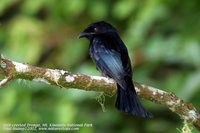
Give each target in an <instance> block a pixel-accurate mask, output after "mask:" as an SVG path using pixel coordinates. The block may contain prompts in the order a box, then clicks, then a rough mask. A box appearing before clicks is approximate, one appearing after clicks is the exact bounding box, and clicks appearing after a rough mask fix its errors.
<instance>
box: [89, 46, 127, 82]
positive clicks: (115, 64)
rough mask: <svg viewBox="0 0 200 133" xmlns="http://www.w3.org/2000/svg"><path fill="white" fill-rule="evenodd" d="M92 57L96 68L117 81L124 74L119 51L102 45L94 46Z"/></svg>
mask: <svg viewBox="0 0 200 133" xmlns="http://www.w3.org/2000/svg"><path fill="white" fill-rule="evenodd" d="M93 58H94V60H95V63H96V64H97V66H98V68H99V69H100V70H101V71H102V72H103V73H104V74H105V75H107V76H109V77H111V78H113V79H115V80H116V81H119V80H121V79H122V77H123V75H125V73H126V72H125V71H124V68H123V65H122V61H121V55H120V53H118V52H116V51H115V50H112V49H107V48H105V47H104V46H98V48H94V55H93Z"/></svg>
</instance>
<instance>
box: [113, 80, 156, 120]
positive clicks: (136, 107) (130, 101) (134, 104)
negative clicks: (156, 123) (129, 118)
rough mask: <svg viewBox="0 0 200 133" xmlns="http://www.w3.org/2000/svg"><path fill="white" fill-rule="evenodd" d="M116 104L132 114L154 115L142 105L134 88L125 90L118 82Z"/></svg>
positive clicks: (150, 116)
mask: <svg viewBox="0 0 200 133" xmlns="http://www.w3.org/2000/svg"><path fill="white" fill-rule="evenodd" d="M133 87H134V86H133ZM115 106H116V108H117V109H119V110H121V111H123V112H126V113H129V114H132V115H137V116H142V117H145V118H152V117H153V115H152V114H151V113H150V112H148V111H147V110H146V109H145V108H144V107H143V106H142V105H141V103H140V101H139V100H138V98H137V95H136V92H135V89H134V88H129V89H126V90H125V89H122V88H121V87H120V86H119V85H118V84H117V100H116V104H115Z"/></svg>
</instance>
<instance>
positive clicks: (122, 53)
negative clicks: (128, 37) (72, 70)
mask: <svg viewBox="0 0 200 133" xmlns="http://www.w3.org/2000/svg"><path fill="white" fill-rule="evenodd" d="M83 37H85V38H87V39H89V41H90V46H89V53H90V56H91V58H92V60H93V62H94V63H95V64H96V66H97V69H98V70H99V71H100V72H101V73H102V75H103V76H107V77H110V78H112V79H114V80H115V81H116V82H117V100H116V103H115V106H116V108H117V109H119V110H121V111H123V112H126V113H129V114H132V115H138V116H142V117H146V118H150V117H152V114H151V113H150V112H148V111H147V110H145V109H144V107H143V106H142V105H141V103H140V102H139V100H138V98H137V95H136V91H135V88H134V84H133V81H132V68H131V62H130V58H129V56H128V50H127V48H126V46H125V45H124V43H123V41H122V40H121V38H120V36H119V34H118V32H117V30H116V29H115V28H114V27H113V26H112V25H110V24H109V23H107V22H105V21H100V22H96V23H92V24H90V25H89V26H88V27H87V28H86V29H85V30H84V31H83V32H81V33H80V35H79V38H83Z"/></svg>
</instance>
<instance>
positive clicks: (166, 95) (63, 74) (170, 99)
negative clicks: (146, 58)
mask: <svg viewBox="0 0 200 133" xmlns="http://www.w3.org/2000/svg"><path fill="white" fill-rule="evenodd" d="M0 73H3V74H5V75H6V78H5V79H3V80H1V81H0V88H1V87H2V86H3V85H5V84H6V83H8V82H9V81H12V80H13V79H25V80H31V81H37V82H43V83H46V84H50V85H56V86H59V87H63V88H77V89H81V90H85V91H98V92H104V93H105V94H107V95H110V96H112V95H114V94H115V93H116V83H115V81H114V80H112V79H109V78H106V77H100V76H88V75H83V74H73V73H70V72H68V71H64V70H57V69H55V70H53V69H48V68H41V67H36V66H32V65H29V64H24V63H18V62H15V61H11V60H9V59H5V58H3V57H1V68H0ZM134 84H135V89H136V92H137V94H138V95H139V96H140V97H141V98H144V99H147V100H150V101H152V102H154V103H157V104H160V105H164V106H165V107H167V108H169V109H170V110H171V111H172V112H175V113H176V114H178V115H179V116H180V117H181V118H182V119H184V120H186V121H187V122H190V123H192V124H193V125H194V126H195V127H196V128H197V129H198V130H199V131H200V114H199V112H198V111H197V109H196V108H195V107H194V106H193V105H192V104H191V103H186V102H184V101H183V100H182V99H180V98H178V97H177V96H176V95H175V94H174V93H170V92H165V91H163V90H160V89H157V88H154V87H151V86H147V85H144V84H140V83H137V82H134Z"/></svg>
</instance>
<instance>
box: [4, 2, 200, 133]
mask: <svg viewBox="0 0 200 133" xmlns="http://www.w3.org/2000/svg"><path fill="white" fill-rule="evenodd" d="M199 5H200V1H199V0H192V1H188V0H182V1H179V0H141V1H140V0H132V1H131V0H123V1H120V0H110V1H109V0H59V1H57V0H1V1H0V50H1V53H2V54H3V55H4V56H5V57H6V58H10V59H12V60H15V61H19V62H26V63H30V64H33V65H36V66H40V67H48V68H53V69H55V68H56V69H64V70H68V71H71V72H73V73H83V74H89V75H100V74H99V72H98V71H97V70H96V69H95V66H94V64H93V63H92V61H91V59H90V57H89V55H88V44H89V42H88V41H87V40H86V39H81V40H78V39H77V36H78V34H79V33H80V32H81V31H82V30H83V29H84V28H85V27H86V26H87V25H88V24H90V23H92V22H95V21H99V20H105V21H107V22H109V23H111V24H112V25H114V26H115V27H116V28H117V29H118V31H119V34H120V36H121V37H122V39H123V41H124V43H125V44H126V46H127V47H128V50H129V55H130V57H131V60H132V64H133V66H134V80H135V81H138V82H141V83H144V84H148V85H152V86H154V87H157V88H162V89H163V90H165V91H169V92H174V93H175V94H177V95H178V96H179V97H181V98H182V99H184V100H186V101H188V102H191V103H193V104H194V105H195V106H196V107H197V108H198V109H200V98H199V94H200V8H199ZM99 94H100V93H97V92H85V91H80V90H76V89H69V90H66V89H60V88H58V87H56V86H50V85H45V84H42V83H36V82H31V81H25V80H15V81H13V82H12V83H10V84H9V85H7V86H5V87H4V88H2V89H1V90H0V125H1V127H2V125H3V124H5V123H92V124H93V127H92V128H81V129H80V130H79V131H77V132H79V133H93V132H97V133H102V132H109V133H122V132H124V133H132V132H134V133H161V132H162V133H177V132H179V131H178V130H177V128H179V129H180V128H181V127H182V126H183V120H181V119H180V118H179V116H177V115H176V114H174V113H172V112H171V111H169V109H167V108H165V107H163V106H160V105H156V104H155V103H152V102H149V101H147V100H141V101H142V103H143V104H144V106H145V107H146V109H148V110H149V111H151V112H152V113H153V114H154V118H153V119H150V120H147V119H143V118H138V117H134V116H129V115H126V114H124V113H121V112H119V111H117V110H116V109H115V107H114V103H115V96H113V97H111V98H110V97H106V101H105V103H104V106H105V108H106V112H103V111H102V108H101V105H100V104H99V103H98V101H97V100H96V97H98V96H99ZM11 132H14V131H11ZM193 132H197V130H196V129H193Z"/></svg>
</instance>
